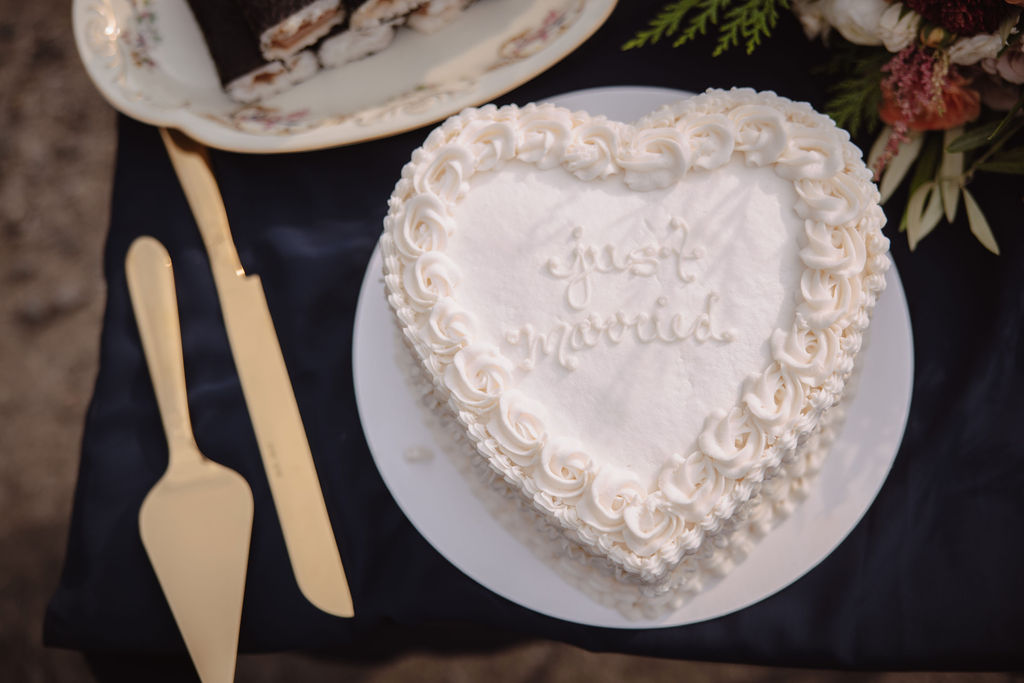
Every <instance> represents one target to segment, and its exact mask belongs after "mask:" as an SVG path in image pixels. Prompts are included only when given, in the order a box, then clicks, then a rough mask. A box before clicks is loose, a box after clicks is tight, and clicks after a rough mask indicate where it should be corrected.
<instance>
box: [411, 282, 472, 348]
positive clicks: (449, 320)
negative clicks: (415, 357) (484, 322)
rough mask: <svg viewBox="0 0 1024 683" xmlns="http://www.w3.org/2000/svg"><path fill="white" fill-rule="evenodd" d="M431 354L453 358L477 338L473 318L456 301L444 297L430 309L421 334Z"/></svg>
mask: <svg viewBox="0 0 1024 683" xmlns="http://www.w3.org/2000/svg"><path fill="white" fill-rule="evenodd" d="M421 336H422V338H423V340H424V341H425V342H426V343H427V344H428V345H429V347H430V351H431V353H434V354H436V355H438V356H442V357H445V356H451V355H453V354H454V353H456V352H457V351H459V349H462V348H464V347H465V346H467V345H468V344H469V343H470V341H471V340H472V339H473V337H475V336H476V322H475V321H474V319H473V316H472V315H470V314H469V313H468V312H467V311H465V310H463V309H462V308H461V307H460V306H459V304H458V303H456V302H455V299H453V298H451V297H442V298H440V299H438V300H437V302H436V303H435V304H434V305H433V307H432V308H431V309H430V317H428V318H427V323H426V325H424V326H423V330H422V333H421Z"/></svg>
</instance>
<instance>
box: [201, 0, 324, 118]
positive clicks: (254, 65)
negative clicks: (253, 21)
mask: <svg viewBox="0 0 1024 683" xmlns="http://www.w3.org/2000/svg"><path fill="white" fill-rule="evenodd" d="M188 4H189V6H190V7H191V8H192V13H193V14H194V15H195V18H196V22H197V23H198V24H199V29H200V31H202V33H203V38H205V40H206V46H207V48H208V49H209V51H210V56H211V57H212V58H213V64H214V66H215V67H216V69H217V76H218V77H219V78H220V82H221V85H222V86H223V87H224V90H225V91H226V92H227V94H228V96H229V97H230V98H231V99H233V100H236V101H238V102H246V103H248V102H256V101H258V100H260V99H263V98H266V97H270V96H271V95H275V94H277V93H279V92H281V91H283V90H287V89H288V88H290V87H291V86H293V85H295V84H296V83H299V82H301V81H304V80H306V79H307V78H309V77H311V76H312V75H313V74H315V73H316V72H317V70H318V69H319V64H318V63H317V60H316V57H315V56H314V55H313V54H312V53H311V52H309V51H306V52H302V53H299V54H296V55H292V56H290V57H288V58H287V59H285V60H283V61H282V60H273V61H268V60H266V59H264V57H263V55H262V54H261V52H260V49H259V43H258V41H257V39H256V36H255V35H253V33H252V31H250V30H249V26H248V24H247V23H246V21H245V18H244V17H243V16H242V11H241V9H239V7H238V5H236V4H235V2H234V0H189V3H188Z"/></svg>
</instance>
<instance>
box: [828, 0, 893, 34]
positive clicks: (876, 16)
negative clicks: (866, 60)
mask: <svg viewBox="0 0 1024 683" xmlns="http://www.w3.org/2000/svg"><path fill="white" fill-rule="evenodd" d="M821 5H822V8H821V9H822V12H823V13H824V15H825V19H826V20H827V21H828V23H830V24H832V25H833V26H834V27H835V28H836V30H837V31H839V32H840V33H841V34H842V35H843V38H846V39H847V40H848V41H850V42H851V43H856V44H858V45H881V44H882V39H881V38H880V37H879V35H878V26H879V22H880V20H881V18H882V14H883V13H884V12H885V11H886V10H887V9H888V8H889V3H888V2H886V1H885V0H822V2H821Z"/></svg>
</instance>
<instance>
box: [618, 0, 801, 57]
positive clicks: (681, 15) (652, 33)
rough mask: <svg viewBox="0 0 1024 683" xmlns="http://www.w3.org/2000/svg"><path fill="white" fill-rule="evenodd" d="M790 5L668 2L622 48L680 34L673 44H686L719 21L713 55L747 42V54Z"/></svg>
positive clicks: (782, 1) (742, 0)
mask: <svg viewBox="0 0 1024 683" xmlns="http://www.w3.org/2000/svg"><path fill="white" fill-rule="evenodd" d="M780 9H789V2H788V0H677V1H676V2H671V3H669V4H667V5H665V6H664V7H663V8H662V9H661V11H660V12H659V13H658V14H657V16H655V17H654V18H653V19H651V20H650V21H649V22H648V27H647V28H646V29H643V30H640V31H637V33H636V35H634V36H633V37H632V38H631V39H630V40H628V41H626V43H625V44H624V45H623V46H622V49H623V50H632V49H633V48H637V47H643V46H645V45H653V44H654V43H657V42H658V41H660V40H661V39H662V38H665V37H668V36H675V35H677V34H678V37H677V38H676V39H675V41H673V43H672V46H673V47H679V46H681V45H684V44H686V43H688V42H690V41H692V40H694V39H696V38H698V37H699V36H703V35H707V33H708V31H709V29H711V28H712V27H715V26H718V25H719V19H720V18H722V19H724V22H723V23H722V25H721V27H720V28H719V35H718V43H717V45H716V46H715V49H714V51H713V52H712V53H711V54H712V56H714V57H717V56H718V55H720V54H721V53H722V52H724V51H725V50H727V49H729V48H730V47H733V46H736V45H739V44H740V43H741V42H742V43H743V44H744V45H745V47H746V50H747V54H750V53H751V52H753V51H754V49H755V48H756V47H757V46H759V45H760V44H761V43H762V42H763V40H764V39H765V38H767V37H768V36H769V35H771V32H772V30H773V29H774V28H775V25H776V24H777V23H778V20H779V10H780Z"/></svg>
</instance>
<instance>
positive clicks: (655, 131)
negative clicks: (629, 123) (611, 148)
mask: <svg viewBox="0 0 1024 683" xmlns="http://www.w3.org/2000/svg"><path fill="white" fill-rule="evenodd" d="M619 163H620V164H621V165H622V167H623V168H624V169H625V170H626V174H625V181H626V185H628V186H629V187H631V188H632V189H634V190H637V191H638V192H646V191H649V190H656V189H659V188H662V187H668V186H669V185H671V184H672V183H675V182H677V181H678V180H679V179H680V178H682V177H683V175H685V174H686V171H687V169H689V168H690V150H689V147H688V145H687V141H686V139H685V137H684V136H683V134H682V133H680V132H679V131H678V130H676V129H675V128H652V129H648V130H642V131H640V132H638V133H636V134H635V135H633V136H632V138H631V139H630V141H629V144H628V145H627V146H626V147H625V149H624V150H623V154H622V158H621V159H620V160H619Z"/></svg>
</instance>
